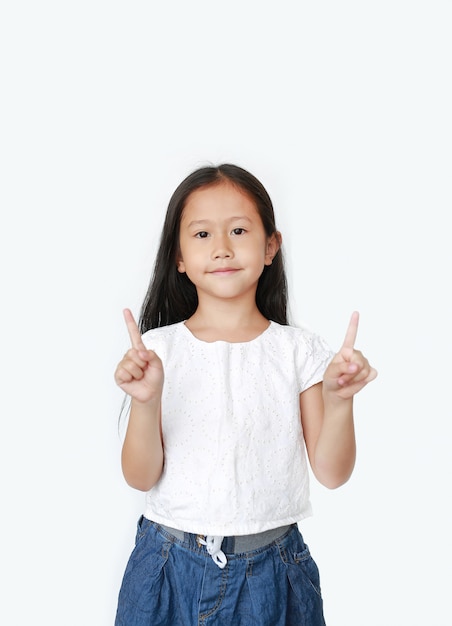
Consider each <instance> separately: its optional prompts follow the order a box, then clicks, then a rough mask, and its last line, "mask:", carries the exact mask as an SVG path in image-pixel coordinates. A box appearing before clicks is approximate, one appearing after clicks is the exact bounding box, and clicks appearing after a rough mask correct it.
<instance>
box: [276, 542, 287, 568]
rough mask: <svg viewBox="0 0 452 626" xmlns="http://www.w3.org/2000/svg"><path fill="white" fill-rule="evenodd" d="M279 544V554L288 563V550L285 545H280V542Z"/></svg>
mask: <svg viewBox="0 0 452 626" xmlns="http://www.w3.org/2000/svg"><path fill="white" fill-rule="evenodd" d="M277 545H278V549H279V556H280V557H281V560H282V562H283V563H285V564H286V565H287V563H288V558H287V552H286V550H285V548H284V546H281V545H279V543H278V544H277Z"/></svg>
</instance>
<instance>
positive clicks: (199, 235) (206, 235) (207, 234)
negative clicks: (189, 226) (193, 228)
mask: <svg viewBox="0 0 452 626" xmlns="http://www.w3.org/2000/svg"><path fill="white" fill-rule="evenodd" d="M208 236H209V233H207V232H206V231H205V230H201V231H199V233H196V235H195V237H197V238H198V239H205V238H206V237H208Z"/></svg>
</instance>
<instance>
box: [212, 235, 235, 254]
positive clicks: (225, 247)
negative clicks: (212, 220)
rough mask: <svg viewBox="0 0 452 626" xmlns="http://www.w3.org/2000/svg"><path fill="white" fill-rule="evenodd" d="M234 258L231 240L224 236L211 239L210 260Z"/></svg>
mask: <svg viewBox="0 0 452 626" xmlns="http://www.w3.org/2000/svg"><path fill="white" fill-rule="evenodd" d="M233 256H234V253H233V251H232V246H231V240H230V239H229V237H228V236H227V235H225V234H222V235H217V236H216V237H215V238H214V239H213V248H212V258H213V259H231V258H232V257H233Z"/></svg>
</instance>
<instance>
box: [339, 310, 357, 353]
mask: <svg viewBox="0 0 452 626" xmlns="http://www.w3.org/2000/svg"><path fill="white" fill-rule="evenodd" d="M358 322H359V313H358V311H353V313H352V316H351V318H350V323H349V325H348V328H347V332H346V333H345V339H344V343H343V344H342V347H343V348H349V349H350V350H353V348H354V347H355V341H356V335H357V334H358Z"/></svg>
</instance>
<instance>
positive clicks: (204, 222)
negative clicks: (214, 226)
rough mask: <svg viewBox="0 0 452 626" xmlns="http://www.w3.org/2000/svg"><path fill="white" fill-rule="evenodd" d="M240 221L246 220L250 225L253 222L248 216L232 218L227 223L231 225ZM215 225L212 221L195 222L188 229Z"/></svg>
mask: <svg viewBox="0 0 452 626" xmlns="http://www.w3.org/2000/svg"><path fill="white" fill-rule="evenodd" d="M240 220H244V221H246V222H248V223H250V222H251V220H250V218H249V217H248V216H247V215H236V216H234V217H230V218H229V219H228V220H226V221H227V223H228V224H230V223H231V222H237V221H240ZM211 223H213V222H212V221H211V220H193V221H192V222H190V223H189V224H188V228H192V227H199V226H208V225H209V224H211Z"/></svg>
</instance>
